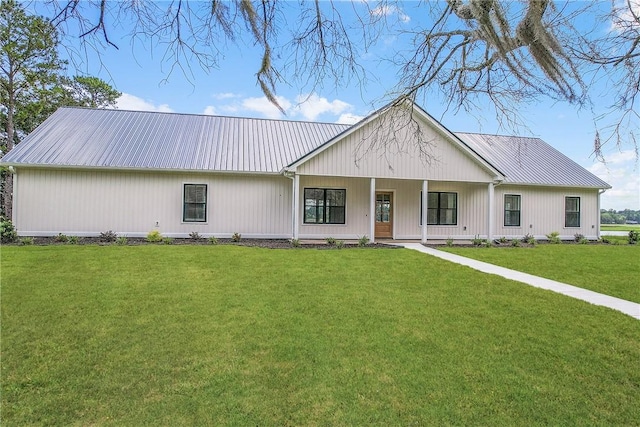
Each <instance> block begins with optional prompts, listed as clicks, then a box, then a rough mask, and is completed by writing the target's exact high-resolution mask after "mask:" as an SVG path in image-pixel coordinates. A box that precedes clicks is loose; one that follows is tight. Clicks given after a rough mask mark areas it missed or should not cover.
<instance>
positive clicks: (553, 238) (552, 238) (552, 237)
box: [547, 231, 562, 245]
mask: <svg viewBox="0 0 640 427" xmlns="http://www.w3.org/2000/svg"><path fill="white" fill-rule="evenodd" d="M547 240H549V243H553V244H554V245H558V244H560V243H562V240H560V233H558V232H557V231H552V232H551V233H549V234H547Z"/></svg>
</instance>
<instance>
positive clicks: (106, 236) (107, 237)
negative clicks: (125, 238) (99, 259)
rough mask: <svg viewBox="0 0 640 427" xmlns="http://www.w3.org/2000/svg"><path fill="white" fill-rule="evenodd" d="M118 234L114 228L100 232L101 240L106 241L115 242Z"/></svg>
mask: <svg viewBox="0 0 640 427" xmlns="http://www.w3.org/2000/svg"><path fill="white" fill-rule="evenodd" d="M117 238H118V235H117V234H116V233H115V232H114V231H113V230H107V231H103V232H102V233H100V241H101V242H105V243H111V242H115V241H116V239H117Z"/></svg>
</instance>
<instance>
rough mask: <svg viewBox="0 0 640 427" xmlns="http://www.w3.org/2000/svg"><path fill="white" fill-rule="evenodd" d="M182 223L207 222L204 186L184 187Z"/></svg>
mask: <svg viewBox="0 0 640 427" xmlns="http://www.w3.org/2000/svg"><path fill="white" fill-rule="evenodd" d="M182 221H183V222H207V185H206V184H185V185H184V194H183V208H182Z"/></svg>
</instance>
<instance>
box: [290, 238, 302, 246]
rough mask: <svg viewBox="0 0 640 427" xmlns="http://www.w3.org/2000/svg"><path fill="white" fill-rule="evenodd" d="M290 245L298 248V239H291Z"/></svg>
mask: <svg viewBox="0 0 640 427" xmlns="http://www.w3.org/2000/svg"><path fill="white" fill-rule="evenodd" d="M290 242H291V246H293V247H294V248H299V247H300V239H291V240H290Z"/></svg>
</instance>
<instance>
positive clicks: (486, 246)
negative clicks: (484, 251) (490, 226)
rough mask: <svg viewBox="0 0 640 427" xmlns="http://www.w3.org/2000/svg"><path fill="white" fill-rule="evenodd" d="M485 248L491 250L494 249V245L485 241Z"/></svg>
mask: <svg viewBox="0 0 640 427" xmlns="http://www.w3.org/2000/svg"><path fill="white" fill-rule="evenodd" d="M484 247H485V248H491V247H493V243H491V242H490V241H489V240H485V241H484Z"/></svg>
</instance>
